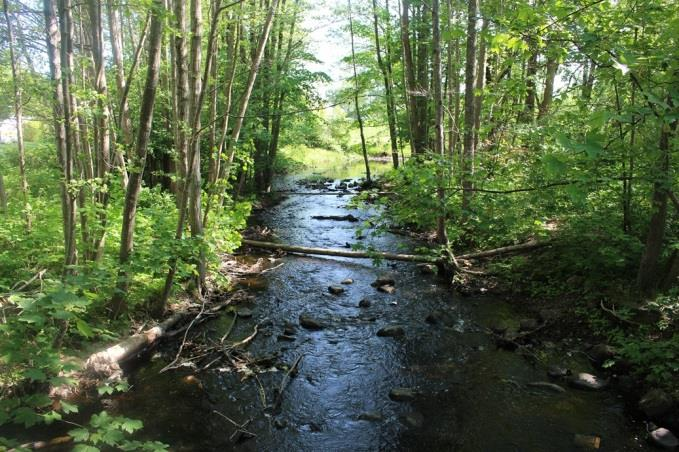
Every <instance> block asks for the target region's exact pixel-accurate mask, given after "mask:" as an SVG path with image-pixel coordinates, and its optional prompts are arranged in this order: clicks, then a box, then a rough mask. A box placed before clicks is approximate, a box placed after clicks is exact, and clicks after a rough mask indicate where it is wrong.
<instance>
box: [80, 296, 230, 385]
mask: <svg viewBox="0 0 679 452" xmlns="http://www.w3.org/2000/svg"><path fill="white" fill-rule="evenodd" d="M241 294H242V292H241V291H238V292H235V293H234V294H233V295H232V296H231V297H230V298H229V299H228V300H226V301H224V302H222V303H219V304H216V305H214V306H213V307H211V308H210V309H208V310H206V311H205V312H202V311H201V313H200V314H202V318H201V320H202V319H206V318H209V317H210V316H213V315H214V314H216V313H217V312H218V311H220V310H222V309H224V308H225V307H227V306H228V305H230V304H231V303H232V302H234V301H236V298H237V297H238V296H239V295H241ZM192 314H193V315H195V313H191V312H190V311H180V312H177V313H175V314H173V315H172V316H170V317H169V318H167V319H166V320H164V321H163V322H161V323H159V324H158V325H156V326H154V327H153V328H150V329H148V330H146V331H144V332H142V333H138V334H134V335H132V336H130V337H128V338H127V339H124V340H123V341H122V342H119V343H117V344H115V345H113V346H111V347H109V348H107V349H104V350H102V351H100V352H97V353H94V354H93V355H91V356H90V357H89V358H88V359H87V361H86V363H85V371H86V372H87V373H88V374H90V375H91V376H93V377H97V378H112V377H117V376H120V375H121V373H122V370H121V368H120V364H121V363H123V362H125V361H127V360H129V359H130V358H133V357H134V356H136V355H138V354H139V353H141V352H142V351H144V350H146V349H148V348H150V347H152V346H154V345H156V344H157V343H158V342H159V341H160V340H161V339H163V338H165V337H173V336H176V335H177V333H178V332H183V331H185V330H186V329H187V328H179V329H178V330H173V328H175V327H176V326H177V325H179V324H180V323H181V322H182V321H184V320H185V319H187V318H189V317H190V316H191V315H192ZM200 314H199V315H198V317H201V315H200ZM198 317H196V318H194V320H193V323H195V322H196V321H199V320H198Z"/></svg>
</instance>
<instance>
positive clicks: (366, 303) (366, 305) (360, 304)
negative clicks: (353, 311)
mask: <svg viewBox="0 0 679 452" xmlns="http://www.w3.org/2000/svg"><path fill="white" fill-rule="evenodd" d="M371 304H372V303H370V300H368V299H367V298H364V299H362V300H361V301H359V302H358V307H359V308H369V307H370V305H371Z"/></svg>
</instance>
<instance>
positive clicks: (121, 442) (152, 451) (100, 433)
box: [68, 411, 169, 452]
mask: <svg viewBox="0 0 679 452" xmlns="http://www.w3.org/2000/svg"><path fill="white" fill-rule="evenodd" d="M142 427H143V424H142V422H141V421H138V420H135V419H129V418H126V417H122V416H111V415H110V414H108V413H107V412H106V411H102V412H101V413H99V414H94V415H92V417H91V418H90V422H89V423H88V425H87V426H86V427H81V428H77V429H73V430H70V431H69V432H68V434H69V435H70V436H72V437H73V441H74V442H75V443H76V445H75V447H74V448H73V450H74V451H79V452H98V451H99V450H101V448H104V449H107V448H115V449H117V450H126V451H127V450H129V451H133V450H134V451H137V450H141V451H148V452H160V451H166V450H168V447H169V446H168V445H167V444H163V443H161V442H159V441H143V442H142V441H135V440H131V439H129V436H130V435H132V434H133V433H135V432H137V431H139V430H140V429H141V428H142Z"/></svg>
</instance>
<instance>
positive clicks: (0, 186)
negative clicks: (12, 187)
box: [0, 173, 7, 214]
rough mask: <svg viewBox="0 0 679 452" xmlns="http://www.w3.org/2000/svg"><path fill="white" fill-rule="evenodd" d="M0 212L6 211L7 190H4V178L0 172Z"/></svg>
mask: <svg viewBox="0 0 679 452" xmlns="http://www.w3.org/2000/svg"><path fill="white" fill-rule="evenodd" d="M0 213H2V214H6V213H7V192H6V191H5V178H4V177H3V175H2V173H0Z"/></svg>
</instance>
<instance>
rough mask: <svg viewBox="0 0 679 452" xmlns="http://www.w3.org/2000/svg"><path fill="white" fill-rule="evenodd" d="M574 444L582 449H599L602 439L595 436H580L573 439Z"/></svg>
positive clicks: (577, 435)
mask: <svg viewBox="0 0 679 452" xmlns="http://www.w3.org/2000/svg"><path fill="white" fill-rule="evenodd" d="M573 444H574V445H575V446H577V447H578V448H580V449H598V448H599V447H600V446H601V438H599V437H598V436H593V435H579V434H576V435H575V436H574V437H573Z"/></svg>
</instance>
